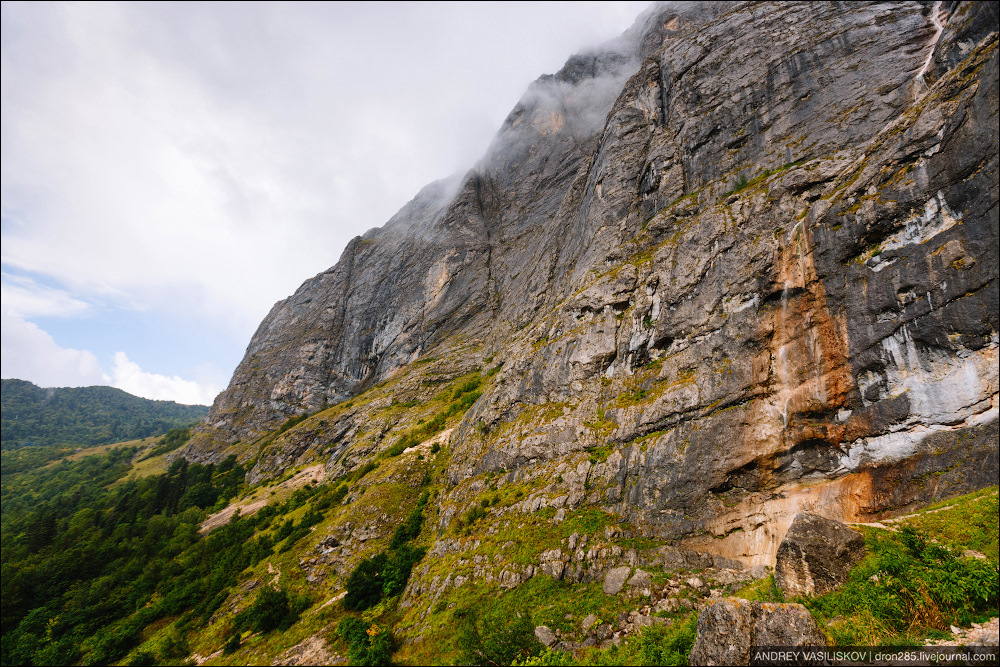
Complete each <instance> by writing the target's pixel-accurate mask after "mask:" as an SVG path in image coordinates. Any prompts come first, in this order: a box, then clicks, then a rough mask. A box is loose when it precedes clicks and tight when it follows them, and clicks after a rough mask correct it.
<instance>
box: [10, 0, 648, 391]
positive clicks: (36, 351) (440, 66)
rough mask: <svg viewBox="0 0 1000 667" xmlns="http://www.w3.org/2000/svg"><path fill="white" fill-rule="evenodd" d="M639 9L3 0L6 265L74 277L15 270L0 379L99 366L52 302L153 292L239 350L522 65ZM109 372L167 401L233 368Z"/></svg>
mask: <svg viewBox="0 0 1000 667" xmlns="http://www.w3.org/2000/svg"><path fill="white" fill-rule="evenodd" d="M644 4H645V3H628V2H626V3H530V4H528V3H494V4H491V3H447V4H426V3H399V4H362V3H276V4H266V3H259V4H240V3H181V4H177V3H122V4H114V3H16V2H13V3H9V2H5V3H3V5H2V8H0V11H2V21H0V30H2V31H3V32H2V35H3V39H2V62H0V67H2V77H0V86H2V97H3V115H2V120H0V123H2V133H0V134H2V146H0V156H2V160H0V177H2V178H0V181H2V231H0V236H2V247H0V260H2V262H3V263H4V265H5V266H6V267H8V268H11V269H12V270H13V269H19V270H20V271H24V272H31V273H32V274H33V275H37V276H44V277H48V278H51V282H52V283H53V284H58V285H61V286H62V287H64V288H65V290H55V289H51V288H46V287H44V286H43V285H39V284H37V283H34V282H33V281H30V280H28V279H21V278H12V277H10V276H8V275H6V274H5V275H4V287H3V289H4V292H3V302H4V310H3V313H4V331H3V346H4V348H3V349H4V375H5V377H8V376H9V375H8V368H10V369H19V370H18V371H17V373H14V371H11V373H13V374H14V375H18V374H20V375H18V376H20V377H24V378H25V379H29V380H31V379H33V378H38V380H37V381H39V382H42V383H44V384H49V385H58V386H68V385H73V384H87V383H96V382H98V381H99V378H104V380H103V381H104V382H107V381H110V380H109V379H108V377H107V376H105V375H104V374H103V373H102V372H101V371H100V368H99V366H98V364H97V361H96V358H95V356H94V355H93V354H91V353H90V352H87V351H85V350H73V349H63V348H60V347H59V346H58V345H57V344H56V343H55V342H54V341H53V339H52V337H51V336H49V335H48V334H47V333H46V332H45V331H43V330H42V329H40V328H39V327H38V326H36V325H34V324H32V323H31V322H29V320H31V319H32V318H34V317H42V316H62V317H75V316H81V315H84V314H86V315H87V316H88V317H89V318H90V319H89V320H88V321H89V322H90V323H91V326H92V328H93V327H96V326H98V325H96V324H94V323H95V322H99V321H101V320H100V318H102V317H107V314H108V313H109V312H113V311H115V310H116V309H118V310H121V309H123V308H124V309H145V310H148V311H153V312H156V313H157V314H158V315H160V316H164V317H166V318H173V319H178V320H179V319H185V320H191V321H197V323H198V326H192V327H191V329H192V330H193V331H194V330H196V331H197V332H198V333H197V336H199V337H201V338H199V340H201V339H203V338H204V337H205V336H207V335H208V334H207V333H206V332H219V338H225V339H227V344H228V345H231V346H232V347H233V348H238V349H240V350H242V349H243V348H244V347H245V345H246V343H247V342H248V340H249V337H250V335H251V333H252V332H253V330H254V329H255V328H256V326H257V324H258V323H259V322H260V320H261V319H262V318H263V317H264V315H265V314H266V313H267V311H268V310H269V309H270V307H271V305H272V304H273V303H274V302H275V301H277V300H278V299H281V298H284V297H285V296H287V295H288V294H290V293H292V292H293V291H294V290H295V288H296V287H298V285H299V284H300V283H301V282H302V281H303V280H305V279H307V278H309V277H311V276H312V275H314V274H315V273H317V272H319V271H322V270H325V269H327V268H328V267H330V266H332V265H333V264H334V263H335V262H336V261H337V259H338V258H339V255H340V253H341V251H342V249H343V247H344V246H345V245H346V243H347V242H348V241H349V240H350V238H351V237H353V236H355V235H357V234H360V233H363V232H364V231H365V230H367V229H369V228H370V227H373V226H378V225H381V224H384V223H385V221H387V220H388V219H389V218H390V217H391V216H392V214H394V213H395V212H396V210H397V209H398V208H399V207H400V206H401V205H402V204H404V203H405V202H406V201H407V200H409V199H410V198H411V197H412V196H413V195H415V194H416V192H417V191H418V190H419V189H420V188H421V187H422V186H423V185H425V184H427V183H428V182H430V181H432V180H435V179H439V178H442V177H445V176H448V175H449V174H451V173H453V172H456V171H462V170H464V169H466V168H468V167H470V166H471V165H472V164H473V163H474V162H475V160H477V159H478V158H479V157H481V156H482V155H483V153H484V152H485V150H486V148H487V146H488V144H489V143H490V140H491V139H492V137H493V135H494V133H495V132H496V131H497V129H498V128H499V127H500V124H501V122H502V120H503V119H504V118H505V117H506V115H507V113H508V112H509V111H510V109H511V108H512V107H513V106H514V104H515V103H516V101H517V100H518V98H519V97H520V96H521V94H522V93H523V92H524V91H525V89H526V88H527V86H528V84H529V82H530V81H532V80H533V79H535V78H536V77H537V76H539V75H540V74H542V73H545V72H554V71H556V70H557V69H558V68H559V67H561V66H562V64H563V62H564V61H565V59H566V57H567V56H569V55H570V54H571V53H572V52H574V51H576V50H579V49H581V48H584V47H586V46H588V45H593V44H595V43H596V42H599V41H602V40H605V39H607V38H609V37H612V36H615V35H617V34H619V33H620V32H621V31H622V30H623V29H624V28H626V27H628V25H630V24H631V22H632V20H633V19H634V17H635V16H636V15H637V14H638V12H639V11H640V10H641V8H642V7H643V6H644ZM15 273H18V271H15ZM89 304H101V305H102V306H106V307H102V308H96V307H93V306H91V305H89ZM176 315H183V318H181V317H176V318H174V317H173V316H176ZM108 321H109V322H110V320H108ZM120 321H121V320H120V319H119V320H117V321H115V322H114V323H113V324H107V326H108V327H112V326H117V324H118V323H119V322H120ZM69 329H70V328H69V327H67V329H66V330H67V331H69ZM59 335H60V340H61V341H62V342H63V343H64V344H65V343H67V342H68V343H69V344H72V340H73V339H72V338H69V339H68V341H67V340H66V339H65V338H63V336H69V335H70V334H64V333H62V332H61V333H60V334H59ZM194 336H195V334H192V337H194ZM133 338H134V340H135V341H136V344H135V345H136V347H129V346H124V345H123V346H122V348H123V349H125V350H127V351H128V352H129V353H130V354H132V355H133V357H135V358H139V357H142V358H143V359H148V358H151V357H150V356H149V355H150V353H151V352H152V351H151V350H140V349H139V347H138V346H139V345H141V344H142V343H141V341H142V340H143V338H144V337H143V336H142V335H141V333H138V334H136V335H135V336H134V337H133ZM186 342H187V343H188V345H189V346H192V344H191V343H190V340H188V341H186ZM90 345H91V346H94V345H96V343H91V344H90ZM19 346H23V347H19ZM81 347H85V346H84V345H81ZM216 347H222V346H221V345H217V346H216ZM93 349H94V350H95V351H97V352H98V353H99V354H100V355H101V359H106V358H107V356H106V355H109V354H110V353H111V351H112V350H117V349H119V348H118V346H114V347H109V348H107V349H104V350H99V349H98V348H97V347H93ZM160 354H161V355H163V356H166V355H164V354H163V352H162V351H160ZM202 361H203V360H202V359H196V360H190V363H188V364H185V365H184V367H185V368H191V367H192V365H196V364H198V363H201V362H202ZM218 366H219V367H227V370H228V369H231V368H232V365H231V362H229V361H227V362H226V363H224V364H223V363H219V364H218ZM57 368H62V369H64V372H65V374H64V375H62V376H60V375H58V373H56V369H57ZM114 369H115V370H114V371H113V375H114V377H115V383H116V386H118V383H119V382H122V383H128V385H129V387H131V388H126V387H123V388H126V391H135V393H139V394H140V395H146V396H149V395H151V393H155V394H156V396H157V397H161V396H166V394H167V393H169V392H170V391H174V390H175V391H177V392H180V393H177V394H175V395H171V396H170V397H171V398H174V400H182V399H181V398H178V397H180V396H182V395H183V396H184V397H185V398H183V400H194V401H197V402H201V403H204V402H208V401H210V398H211V397H209V396H208V394H209V393H211V391H214V389H212V390H210V389H209V387H215V386H218V385H220V384H221V383H219V382H216V381H214V380H206V379H205V378H201V377H199V378H196V379H195V381H191V380H182V379H180V378H178V377H176V376H173V377H167V376H160V375H155V374H151V373H146V372H145V371H142V370H141V369H139V368H138V367H137V366H136V365H135V364H134V363H133V362H131V361H128V359H127V358H124V357H123V360H122V361H121V363H119V361H118V360H117V359H116V361H115V365H114ZM160 369H162V367H158V370H160ZM189 372H190V371H185V374H187V373H189ZM32 373H35V374H34V375H32ZM41 378H45V379H41ZM85 378H91V379H85ZM193 385H196V386H197V387H198V388H199V389H197V390H196V389H195V388H194V387H193ZM170 387H173V390H171V389H170ZM142 392H146V393H142ZM199 392H200V393H199Z"/></svg>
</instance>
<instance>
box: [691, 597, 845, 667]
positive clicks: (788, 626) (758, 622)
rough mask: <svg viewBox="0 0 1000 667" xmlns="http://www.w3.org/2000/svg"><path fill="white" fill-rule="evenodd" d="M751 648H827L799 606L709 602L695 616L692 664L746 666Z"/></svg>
mask: <svg viewBox="0 0 1000 667" xmlns="http://www.w3.org/2000/svg"><path fill="white" fill-rule="evenodd" d="M754 646H758V647H760V646H772V647H774V646H780V647H789V648H792V647H801V646H812V647H818V646H826V638H825V637H824V636H823V633H822V632H821V631H820V629H819V627H818V626H817V625H816V621H814V620H813V619H812V616H810V615H809V611H808V610H807V609H806V608H805V607H803V606H802V605H800V604H780V603H776V602H750V601H748V600H742V599H740V598H722V599H720V600H710V601H709V602H707V603H706V604H705V607H704V608H703V609H702V610H701V613H700V614H699V615H698V634H697V636H696V637H695V641H694V646H693V647H692V649H691V655H690V656H689V657H688V661H689V662H690V663H691V664H692V665H749V664H750V663H751V659H752V657H753V656H752V651H751V647H754Z"/></svg>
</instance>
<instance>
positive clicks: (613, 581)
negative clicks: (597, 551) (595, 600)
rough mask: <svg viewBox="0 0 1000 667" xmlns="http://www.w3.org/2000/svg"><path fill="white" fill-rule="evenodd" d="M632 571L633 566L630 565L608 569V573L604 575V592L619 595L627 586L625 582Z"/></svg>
mask: <svg viewBox="0 0 1000 667" xmlns="http://www.w3.org/2000/svg"><path fill="white" fill-rule="evenodd" d="M631 572H632V568H629V567H616V568H612V569H611V570H608V573H607V574H606V575H605V576H604V588H603V590H604V594H605V595H617V594H618V593H620V592H621V590H622V589H623V588H624V587H625V582H626V581H628V575H629V574H630V573H631Z"/></svg>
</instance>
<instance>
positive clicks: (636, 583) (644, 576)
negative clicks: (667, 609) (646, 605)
mask: <svg viewBox="0 0 1000 667" xmlns="http://www.w3.org/2000/svg"><path fill="white" fill-rule="evenodd" d="M652 585H653V580H652V578H651V577H650V576H649V572H646V571H644V570H636V571H635V574H633V575H632V578H631V579H629V580H628V587H629V588H630V589H632V590H634V591H637V592H639V593H642V594H643V595H647V596H648V595H649V592H650V587H651V586H652Z"/></svg>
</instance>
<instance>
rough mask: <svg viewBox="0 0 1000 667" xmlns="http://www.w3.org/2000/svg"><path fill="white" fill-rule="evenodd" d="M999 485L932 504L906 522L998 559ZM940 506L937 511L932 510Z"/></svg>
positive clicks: (954, 546) (944, 540) (942, 540)
mask: <svg viewBox="0 0 1000 667" xmlns="http://www.w3.org/2000/svg"><path fill="white" fill-rule="evenodd" d="M997 500H998V487H996V486H991V487H989V488H986V489H982V490H980V491H976V492H974V493H970V494H968V495H965V496H961V497H959V498H953V499H951V500H947V501H944V502H941V503H936V504H934V505H931V506H930V507H928V508H927V509H926V510H924V511H922V512H921V513H920V514H919V515H917V516H915V517H912V518H908V519H905V520H903V521H902V522H901V523H902V525H904V526H909V527H910V528H913V529H915V530H918V531H922V532H925V533H927V534H928V535H929V536H931V537H933V539H935V540H936V541H938V542H940V543H941V544H944V545H945V546H948V547H950V548H952V549H957V550H964V549H973V550H975V551H978V552H980V553H982V554H984V555H985V556H986V557H987V558H988V559H989V560H991V561H992V562H993V563H994V564H995V563H996V562H997V557H998V554H997V542H998V528H997V526H998V523H1000V521H998V516H997V515H998V512H997ZM929 510H936V511H929Z"/></svg>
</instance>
